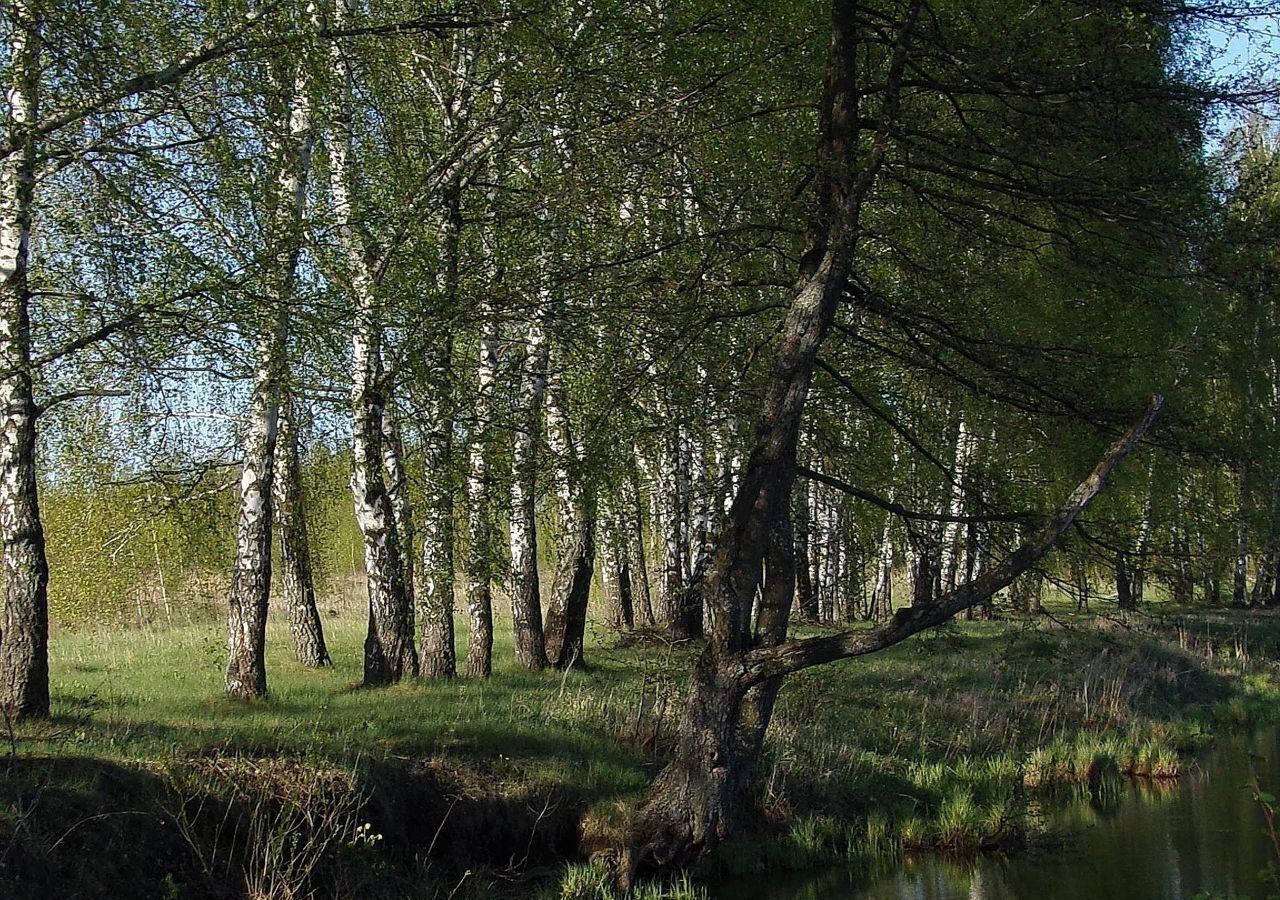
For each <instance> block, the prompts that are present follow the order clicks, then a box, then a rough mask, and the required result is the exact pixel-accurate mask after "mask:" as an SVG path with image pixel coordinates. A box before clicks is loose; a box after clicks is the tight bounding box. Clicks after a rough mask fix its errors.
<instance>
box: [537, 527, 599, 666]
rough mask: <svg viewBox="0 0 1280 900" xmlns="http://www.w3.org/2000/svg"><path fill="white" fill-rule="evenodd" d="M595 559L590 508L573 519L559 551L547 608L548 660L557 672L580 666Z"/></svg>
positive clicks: (593, 531) (593, 532) (593, 528)
mask: <svg viewBox="0 0 1280 900" xmlns="http://www.w3.org/2000/svg"><path fill="white" fill-rule="evenodd" d="M595 556H596V548H595V516H594V514H593V513H592V511H591V510H590V508H589V507H584V509H583V511H582V513H581V514H580V515H576V516H575V517H574V521H573V522H572V523H571V530H570V533H569V535H567V536H566V540H565V543H564V545H563V547H562V548H561V552H560V562H559V564H558V565H557V566H556V578H555V586H554V587H553V589H552V599H551V605H550V606H549V607H548V608H547V627H546V641H547V644H546V649H547V658H548V659H550V660H551V664H552V665H554V666H555V667H556V668H557V669H568V668H571V667H573V666H579V665H582V664H583V653H584V649H585V642H586V632H587V606H588V603H589V601H590V599H591V578H592V575H593V574H594V569H595Z"/></svg>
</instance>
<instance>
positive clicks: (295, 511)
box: [272, 391, 333, 667]
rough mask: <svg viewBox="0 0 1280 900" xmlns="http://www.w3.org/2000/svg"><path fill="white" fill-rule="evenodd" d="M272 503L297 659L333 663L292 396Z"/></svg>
mask: <svg viewBox="0 0 1280 900" xmlns="http://www.w3.org/2000/svg"><path fill="white" fill-rule="evenodd" d="M272 500H273V502H274V504H275V505H274V512H275V518H276V525H277V531H278V533H279V535H280V563H281V566H280V568H281V572H280V576H281V577H280V582H281V587H283V589H284V607H285V613H286V614H287V616H288V618H289V633H290V635H291V636H292V638H293V655H294V657H295V658H297V660H298V662H300V663H302V664H303V665H304V666H311V667H320V666H328V665H332V664H333V660H332V659H330V657H329V649H328V647H327V646H326V645H325V640H324V626H323V625H322V623H321V621H320V610H319V609H318V608H317V607H316V588H315V576H314V574H313V572H312V567H311V542H310V540H309V538H308V535H307V515H306V508H305V501H304V499H303V492H302V453H301V447H300V446H299V439H298V419H297V409H296V405H295V401H294V400H293V398H292V396H291V395H290V393H289V392H288V391H285V392H284V395H283V396H282V398H281V402H280V416H279V422H278V426H277V430H276V467H275V470H274V476H273V478H272Z"/></svg>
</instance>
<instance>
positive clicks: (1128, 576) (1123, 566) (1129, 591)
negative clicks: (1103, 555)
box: [1116, 550, 1137, 610]
mask: <svg viewBox="0 0 1280 900" xmlns="http://www.w3.org/2000/svg"><path fill="white" fill-rule="evenodd" d="M1116 605H1117V606H1119V607H1120V608H1121V609H1125V610H1129V609H1134V608H1136V607H1137V603H1136V602H1135V601H1134V597H1133V573H1132V570H1131V569H1130V568H1129V554H1127V553H1125V552H1124V551H1123V550H1117V551H1116Z"/></svg>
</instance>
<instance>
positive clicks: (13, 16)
mask: <svg viewBox="0 0 1280 900" xmlns="http://www.w3.org/2000/svg"><path fill="white" fill-rule="evenodd" d="M9 19H10V22H9V25H10V29H11V32H10V35H9V60H8V62H9V64H10V78H11V83H10V84H9V85H8V89H9V91H8V93H9V120H8V123H7V126H8V127H7V129H6V132H7V133H6V137H7V138H8V140H9V145H10V146H11V147H12V148H13V149H12V150H11V151H10V153H9V155H8V156H6V157H5V158H4V159H3V160H0V366H3V369H4V374H3V376H0V403H3V410H4V412H3V415H2V417H0V540H3V543H4V572H5V585H4V597H5V610H4V630H3V632H0V708H2V709H3V710H4V711H5V712H6V713H7V714H9V715H12V716H35V717H39V716H47V715H48V714H49V596H48V584H49V566H48V561H47V560H46V558H45V544H44V526H43V524H42V523H41V520H40V504H39V497H38V494H37V487H36V408H35V400H34V398H33V396H32V385H31V321H30V318H29V317H30V301H31V291H30V287H29V285H28V280H27V271H28V265H29V263H30V248H31V213H32V205H33V201H34V197H35V177H36V145H35V136H34V135H33V134H32V133H31V128H32V127H34V125H35V123H36V121H37V116H38V98H39V88H40V50H41V47H40V43H41V36H40V31H39V12H38V10H36V9H35V8H33V4H30V3H26V2H23V0H15V2H14V3H12V4H11V5H10V9H9Z"/></svg>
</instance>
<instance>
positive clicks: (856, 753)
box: [0, 606, 1280, 898]
mask: <svg viewBox="0 0 1280 900" xmlns="http://www.w3.org/2000/svg"><path fill="white" fill-rule="evenodd" d="M1152 609H1153V610H1154V611H1155V613H1154V614H1144V615H1141V616H1131V617H1129V618H1127V619H1126V620H1124V621H1121V620H1118V619H1114V618H1097V617H1087V616H1076V615H1066V614H1065V613H1060V614H1058V613H1055V615H1053V616H1051V617H1043V618H1040V619H1037V620H1034V621H1032V620H1025V619H1010V620H1005V621H997V622H965V623H957V624H955V625H953V626H950V627H948V628H946V629H943V630H941V631H939V632H937V633H934V634H930V635H926V636H922V637H921V638H918V639H915V640H912V641H909V642H907V643H905V644H903V645H901V646H899V647H896V648H894V649H893V650H891V651H888V652H886V653H883V654H878V655H876V656H874V657H869V658H866V659H863V660H856V661H851V662H849V663H846V664H843V665H837V666H832V667H826V668H823V669H820V670H814V671H811V672H807V673H804V674H802V675H801V676H800V677H797V678H795V679H793V680H791V681H790V682H789V683H788V685H787V687H786V689H785V690H784V692H783V694H782V697H781V698H780V703H779V708H778V712H777V716H776V719H775V724H774V728H773V729H772V731H771V741H770V747H769V753H768V759H767V761H766V763H765V765H764V766H763V767H762V770H761V771H760V772H759V773H758V777H757V779H756V788H755V791H756V796H755V804H756V807H757V809H758V810H759V821H760V827H759V829H758V830H757V832H756V833H755V834H753V835H750V836H747V837H744V838H742V839H740V840H738V841H735V842H733V843H732V844H731V845H729V846H727V847H725V848H724V849H723V850H722V851H721V852H720V853H719V854H717V856H716V858H715V859H713V860H711V861H709V863H708V864H707V866H706V867H705V869H704V871H703V872H701V873H698V874H699V875H701V876H702V877H707V878H714V877H719V876H721V875H723V874H725V873H730V872H751V871H764V870H780V869H796V868H805V867H813V866H817V865H825V864H829V863H830V862H832V861H833V860H840V861H844V862H848V863H852V864H854V865H859V864H865V865H868V866H869V865H871V864H872V863H871V861H872V860H877V859H881V860H882V859H884V858H886V857H887V856H892V855H893V854H895V853H898V852H901V851H902V850H912V849H924V848H943V849H947V850H952V851H964V852H969V851H973V850H978V849H989V848H992V847H1001V848H1016V847H1018V846H1023V845H1026V844H1028V843H1043V842H1046V841H1052V840H1054V837H1055V836H1054V834H1053V833H1052V832H1051V830H1048V829H1046V828H1045V827H1044V826H1043V823H1042V822H1041V821H1040V818H1039V817H1038V816H1037V815H1036V808H1037V806H1038V805H1039V804H1040V803H1041V802H1043V801H1044V800H1045V798H1048V797H1051V796H1052V794H1053V793H1054V792H1055V791H1072V790H1077V791H1078V790H1082V789H1087V788H1088V787H1089V786H1092V787H1093V789H1095V790H1104V789H1105V785H1106V784H1107V783H1108V781H1110V780H1112V779H1114V778H1116V777H1119V776H1122V775H1124V774H1128V775H1130V776H1133V777H1142V778H1168V777H1173V776H1175V775H1176V774H1177V771H1178V769H1179V767H1180V765H1181V762H1180V760H1181V758H1182V757H1181V756H1180V754H1183V753H1186V752H1188V751H1190V750H1192V749H1194V748H1196V747H1198V746H1200V745H1202V744H1204V743H1205V742H1206V741H1208V740H1209V739H1210V738H1211V736H1212V735H1213V733H1214V732H1216V731H1221V730H1226V729H1230V728H1236V727H1239V726H1243V725H1246V724H1249V723H1250V722H1256V721H1259V720H1262V719H1265V718H1267V717H1271V716H1274V715H1275V714H1276V712H1277V710H1278V709H1280V704H1277V698H1278V697H1280V690H1278V688H1277V686H1278V685H1280V680H1278V679H1277V674H1276V665H1275V662H1274V660H1276V659H1278V658H1280V617H1277V616H1275V615H1273V614H1271V613H1252V614H1251V613H1238V612H1226V611H1214V612H1203V613H1199V614H1196V615H1193V616H1173V615H1161V614H1160V612H1159V609H1160V608H1159V607H1158V606H1157V607H1152ZM363 627H364V621H363V617H362V616H361V615H360V614H359V612H358V611H357V610H349V611H340V614H338V615H336V616H335V615H330V616H329V630H330V640H331V646H332V649H333V653H334V658H335V660H336V662H337V665H336V666H335V667H334V668H332V669H327V670H322V671H308V670H305V669H303V668H302V667H301V666H299V665H297V664H296V663H294V662H293V661H292V660H291V659H290V657H289V652H288V638H287V634H286V631H285V629H284V627H283V624H282V623H273V625H272V631H271V634H270V638H269V646H270V648H271V649H270V651H269V672H270V674H271V679H272V682H271V689H272V695H271V698H270V699H269V700H267V701H266V702H263V703H252V704H244V703H234V702H230V701H228V700H226V699H224V698H223V697H222V695H221V677H222V676H221V667H222V662H223V646H222V645H223V636H222V632H221V627H220V625H219V624H218V623H216V622H212V623H208V624H204V625H192V626H187V627H182V628H174V629H166V630H157V631H141V630H140V631H134V632H126V633H119V632H113V633H111V634H110V635H106V634H99V633H94V632H82V633H74V634H73V633H64V634H59V635H56V640H55V642H54V645H53V680H54V694H55V696H54V704H55V710H56V717H55V718H54V720H53V721H51V722H50V723H47V724H42V725H25V724H24V725H20V726H18V727H17V728H16V729H15V730H14V731H13V733H12V734H11V735H9V741H8V742H9V748H8V750H9V752H8V758H7V761H6V763H5V765H4V768H3V769H2V770H0V776H2V777H0V881H8V882H9V883H11V884H17V885H18V886H19V891H18V893H17V896H24V895H30V896H41V897H55V896H64V897H70V896H75V897H94V896H102V897H106V896H128V895H131V896H143V897H150V896H161V897H163V896H181V897H226V896H238V895H240V896H242V895H244V894H245V893H252V892H254V891H256V892H257V893H258V894H259V895H260V896H287V895H288V891H289V890H294V891H295V893H296V892H298V891H299V890H300V889H304V888H305V889H309V888H311V887H318V888H319V889H320V893H321V895H325V894H327V895H330V896H349V895H352V894H354V893H357V892H358V893H359V894H360V895H361V896H366V897H375V898H376V897H388V898H390V897H419V896H421V897H427V896H433V895H436V894H441V895H445V896H449V895H451V896H455V897H464V896H483V895H485V894H486V893H494V892H497V893H503V894H509V893H511V892H514V891H519V892H525V893H542V894H546V895H549V896H564V897H589V896H593V895H595V894H597V893H598V885H599V883H600V879H599V875H598V873H597V872H596V871H594V870H593V869H592V868H591V867H590V866H589V865H586V864H585V863H586V861H587V860H589V858H590V857H591V855H592V854H593V853H595V852H597V851H599V850H603V849H606V848H608V847H610V846H613V845H614V844H616V842H617V841H618V840H619V839H620V837H621V836H622V835H623V834H625V832H626V827H627V822H628V816H629V811H630V810H631V809H632V808H633V807H634V804H635V803H636V801H637V800H638V798H639V797H641V796H642V794H643V791H644V788H645V786H646V784H647V783H648V781H649V779H650V778H651V777H652V775H653V774H654V772H656V770H657V768H658V767H659V766H660V765H661V760H662V755H663V752H664V749H665V747H666V745H667V742H668V740H669V739H670V736H671V730H672V726H673V723H674V721H675V719H676V718H677V716H678V710H679V702H680V695H681V687H682V685H681V681H682V678H683V676H684V673H685V672H687V671H688V666H689V662H690V659H691V656H692V654H693V653H695V652H696V647H695V646H692V645H675V646H673V645H670V644H667V643H665V642H662V641H660V640H645V639H640V638H636V639H631V640H626V641H623V642H621V644H620V642H618V641H617V640H616V637H615V636H613V635H608V634H603V633H600V632H593V637H592V644H591V648H590V650H589V657H588V658H589V661H590V662H591V664H592V665H591V668H590V669H589V670H588V671H585V672H573V673H569V674H568V675H567V676H566V675H561V674H559V673H539V674H530V673H521V672H517V671H516V670H515V669H514V666H513V663H512V661H511V659H510V657H509V654H507V652H506V650H505V648H506V646H507V645H508V643H509V641H507V640H504V638H505V635H504V634H501V633H500V634H499V639H498V646H499V647H500V648H503V649H502V650H501V651H500V653H499V657H498V659H497V660H496V665H495V673H496V674H495V677H494V678H493V679H491V680H490V681H488V682H485V683H475V682H468V681H464V680H459V681H455V682H450V683H409V684H403V685H399V686H396V687H392V688H388V689H382V690H375V691H365V690H360V689H358V688H357V687H356V686H355V685H356V684H357V683H358V680H359V672H360V647H361V642H362V640H363ZM1082 786H1083V787H1082ZM566 862H569V863H571V865H570V866H569V867H568V868H565V867H564V865H565V863H566ZM121 885H131V886H132V887H133V888H135V889H136V890H135V891H134V892H133V893H132V894H123V895H122V894H121V893H120V886H121ZM694 891H696V887H695V886H692V885H687V886H685V888H684V889H683V893H692V892H694ZM24 892H25V893H24ZM273 892H274V893H273ZM302 895H304V896H305V890H304V891H303V893H302Z"/></svg>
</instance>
